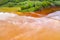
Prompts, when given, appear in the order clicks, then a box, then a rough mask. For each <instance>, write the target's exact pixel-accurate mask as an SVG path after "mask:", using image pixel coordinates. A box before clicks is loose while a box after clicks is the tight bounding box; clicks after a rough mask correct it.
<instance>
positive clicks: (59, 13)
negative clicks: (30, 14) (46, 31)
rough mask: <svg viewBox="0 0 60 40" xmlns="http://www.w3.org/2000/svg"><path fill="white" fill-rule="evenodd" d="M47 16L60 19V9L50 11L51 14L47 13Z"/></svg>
mask: <svg viewBox="0 0 60 40" xmlns="http://www.w3.org/2000/svg"><path fill="white" fill-rule="evenodd" d="M47 17H49V18H52V19H57V20H60V11H56V12H53V13H50V14H49V15H47Z"/></svg>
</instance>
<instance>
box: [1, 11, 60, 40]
mask: <svg viewBox="0 0 60 40" xmlns="http://www.w3.org/2000/svg"><path fill="white" fill-rule="evenodd" d="M55 13H56V14H57V15H60V14H59V13H60V11H56V12H54V13H51V14H49V15H47V16H45V17H40V18H35V17H31V16H19V15H16V14H12V13H3V12H2V13H0V15H2V16H0V40H60V21H59V19H57V20H55V18H52V19H51V18H50V17H52V16H53V17H55V16H54V15H55ZM52 14H53V15H52ZM7 15H8V16H7ZM48 17H49V18H48ZM58 17H59V18H60V16H58ZM2 18H3V19H2Z"/></svg>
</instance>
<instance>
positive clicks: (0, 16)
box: [0, 12, 17, 20]
mask: <svg viewBox="0 0 60 40" xmlns="http://www.w3.org/2000/svg"><path fill="white" fill-rule="evenodd" d="M15 16H17V15H16V14H13V13H8V12H5V13H4V12H0V20H5V19H7V18H9V17H15Z"/></svg>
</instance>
